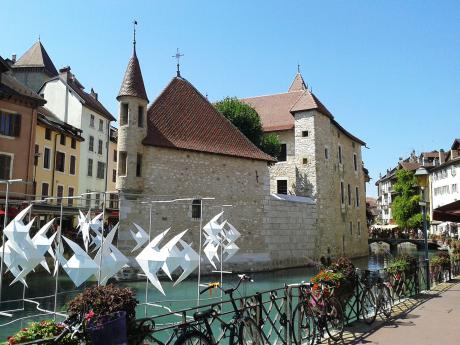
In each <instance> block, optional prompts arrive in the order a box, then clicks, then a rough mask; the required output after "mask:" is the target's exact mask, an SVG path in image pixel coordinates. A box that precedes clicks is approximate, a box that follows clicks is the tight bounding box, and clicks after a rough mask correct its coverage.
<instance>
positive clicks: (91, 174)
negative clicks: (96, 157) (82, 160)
mask: <svg viewBox="0 0 460 345" xmlns="http://www.w3.org/2000/svg"><path fill="white" fill-rule="evenodd" d="M88 176H93V160H92V159H91V158H89V159H88Z"/></svg>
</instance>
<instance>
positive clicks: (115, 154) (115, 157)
mask: <svg viewBox="0 0 460 345" xmlns="http://www.w3.org/2000/svg"><path fill="white" fill-rule="evenodd" d="M113 161H114V162H116V161H117V150H113Z"/></svg>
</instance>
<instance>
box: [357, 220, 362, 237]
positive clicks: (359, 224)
mask: <svg viewBox="0 0 460 345" xmlns="http://www.w3.org/2000/svg"><path fill="white" fill-rule="evenodd" d="M357 226H358V236H361V222H359V221H358V225H357Z"/></svg>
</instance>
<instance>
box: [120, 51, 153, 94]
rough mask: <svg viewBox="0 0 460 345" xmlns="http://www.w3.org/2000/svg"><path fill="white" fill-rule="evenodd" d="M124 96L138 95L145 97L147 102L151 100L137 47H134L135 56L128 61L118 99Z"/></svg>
mask: <svg viewBox="0 0 460 345" xmlns="http://www.w3.org/2000/svg"><path fill="white" fill-rule="evenodd" d="M122 96H132V97H138V98H141V99H145V100H146V101H147V102H148V101H149V100H148V98H147V93H146V92H145V86H144V79H143V78H142V72H141V66H140V64H139V60H138V59H137V55H136V48H134V52H133V56H132V57H131V59H130V60H129V62H128V67H126V72H125V76H124V78H123V82H122V83H121V87H120V92H119V93H118V97H117V99H118V98H119V97H122Z"/></svg>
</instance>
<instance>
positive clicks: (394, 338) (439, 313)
mask: <svg viewBox="0 0 460 345" xmlns="http://www.w3.org/2000/svg"><path fill="white" fill-rule="evenodd" d="M459 325H460V279H459V278H457V279H453V280H451V281H450V282H447V283H442V284H439V285H437V286H436V287H435V288H434V289H433V290H430V291H428V292H425V293H421V294H419V295H417V296H416V297H414V298H410V299H406V300H404V301H403V302H401V303H399V304H397V305H395V306H394V307H393V313H392V317H391V319H390V320H387V321H384V320H382V319H381V318H380V317H378V319H377V320H376V321H375V322H374V323H373V324H372V325H370V326H368V325H366V324H364V323H363V322H355V323H354V324H353V325H352V326H351V327H347V328H346V331H345V332H344V334H343V341H342V342H339V344H366V345H372V344H378V345H407V344H410V345H412V344H413V345H434V344H442V345H459V344H460V326H459ZM457 327H458V328H457ZM332 343H334V342H331V341H326V342H324V344H332Z"/></svg>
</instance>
